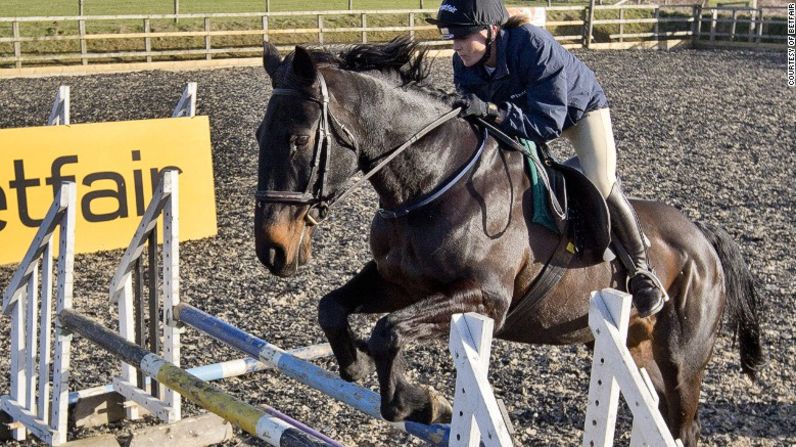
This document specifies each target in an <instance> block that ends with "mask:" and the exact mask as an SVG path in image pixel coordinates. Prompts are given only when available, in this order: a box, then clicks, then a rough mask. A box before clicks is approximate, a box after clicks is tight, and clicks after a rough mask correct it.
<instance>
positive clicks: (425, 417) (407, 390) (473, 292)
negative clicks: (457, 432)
mask: <svg viewBox="0 0 796 447" xmlns="http://www.w3.org/2000/svg"><path fill="white" fill-rule="evenodd" d="M507 308H508V300H505V301H502V300H496V299H489V298H488V297H487V296H486V294H484V293H483V292H482V291H481V290H479V289H469V290H466V291H461V292H456V293H453V294H450V295H447V294H435V295H432V296H430V297H428V298H426V299H423V300H422V301H418V302H417V303H415V304H413V305H411V306H409V307H407V308H404V309H401V310H399V311H396V312H393V313H391V314H389V315H387V316H385V317H383V318H381V319H380V320H379V322H378V323H377V324H376V327H375V328H374V329H373V333H372V334H371V337H370V342H369V343H368V347H369V351H370V354H371V355H372V356H373V359H374V360H375V362H376V372H377V373H378V375H379V389H380V392H381V414H382V416H383V417H384V418H385V419H387V420H388V421H402V420H410V421H415V422H421V423H424V424H430V423H433V422H449V421H450V417H451V406H450V404H449V403H448V401H447V400H445V398H444V397H442V396H441V395H439V394H438V393H437V392H436V391H434V390H432V389H430V388H428V387H421V386H417V385H414V384H411V383H409V382H408V381H407V380H406V378H405V377H404V371H405V365H404V360H403V353H402V348H403V346H404V345H406V344H407V343H409V342H410V341H413V340H418V339H431V338H441V337H445V336H447V334H448V332H449V331H450V320H451V315H453V314H456V313H464V312H479V313H481V314H485V315H487V316H489V317H491V318H493V319H495V321H496V327H499V325H500V324H502V320H503V318H504V316H505V313H506V310H507Z"/></svg>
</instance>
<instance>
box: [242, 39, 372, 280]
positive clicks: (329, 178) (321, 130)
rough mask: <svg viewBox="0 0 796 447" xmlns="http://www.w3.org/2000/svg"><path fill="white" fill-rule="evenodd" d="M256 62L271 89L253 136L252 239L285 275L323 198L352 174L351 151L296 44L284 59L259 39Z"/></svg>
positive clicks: (330, 101) (305, 253)
mask: <svg viewBox="0 0 796 447" xmlns="http://www.w3.org/2000/svg"><path fill="white" fill-rule="evenodd" d="M263 64H264V66H265V71H266V72H267V73H268V76H269V77H270V78H271V80H272V84H273V86H274V92H273V95H272V97H271V99H270V101H269V102H268V108H267V110H266V112H265V117H264V118H263V121H262V122H261V123H260V127H259V128H258V129H257V134H256V136H257V141H258V143H259V145H260V156H259V167H258V181H257V208H256V210H255V219H254V234H255V243H256V248H257V257H258V258H259V259H260V262H262V263H263V265H265V266H266V267H267V268H268V270H270V271H271V273H273V274H275V275H279V276H291V275H293V274H294V273H296V271H297V269H298V267H299V266H301V265H304V264H306V263H307V262H308V261H309V259H310V256H311V238H312V232H313V226H314V225H315V223H317V222H318V221H320V220H322V219H323V218H325V217H326V213H327V211H328V208H327V207H328V201H329V200H330V199H331V198H333V197H334V195H335V193H336V192H337V191H339V190H340V188H341V186H342V185H343V184H345V182H346V180H347V179H348V178H349V177H350V176H351V175H353V174H354V173H355V172H356V170H357V150H356V143H355V140H354V137H353V136H352V134H351V133H350V131H348V129H347V128H346V127H345V126H344V125H342V124H341V123H340V122H339V121H338V119H339V117H340V116H343V115H344V113H342V108H341V105H340V104H338V103H337V101H336V99H335V97H334V95H333V94H332V92H331V91H330V90H329V87H330V86H329V85H327V83H326V80H325V78H324V76H323V75H322V74H321V71H320V69H319V68H320V66H321V65H322V64H321V63H316V61H314V60H313V57H312V54H310V53H309V52H308V51H307V50H305V49H303V48H301V47H296V50H295V52H294V53H292V54H290V55H288V56H287V57H286V58H285V60H284V61H283V60H282V59H281V58H280V56H279V53H278V52H277V50H276V48H275V47H274V46H273V45H270V44H266V46H265V51H264V56H263Z"/></svg>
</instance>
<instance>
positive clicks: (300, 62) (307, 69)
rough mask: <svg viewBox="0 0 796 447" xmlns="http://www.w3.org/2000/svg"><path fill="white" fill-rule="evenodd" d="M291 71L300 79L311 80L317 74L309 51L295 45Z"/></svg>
mask: <svg viewBox="0 0 796 447" xmlns="http://www.w3.org/2000/svg"><path fill="white" fill-rule="evenodd" d="M293 73H294V74H295V75H296V77H298V78H299V79H301V80H306V81H308V82H312V81H314V80H315V78H316V77H317V76H318V69H317V68H315V62H314V61H313V60H312V56H310V53H309V52H308V51H307V50H305V49H304V48H303V47H300V46H296V52H295V54H294V55H293Z"/></svg>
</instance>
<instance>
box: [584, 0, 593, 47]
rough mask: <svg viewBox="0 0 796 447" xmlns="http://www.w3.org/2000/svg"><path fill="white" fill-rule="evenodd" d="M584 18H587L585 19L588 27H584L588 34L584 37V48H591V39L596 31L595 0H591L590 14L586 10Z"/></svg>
mask: <svg viewBox="0 0 796 447" xmlns="http://www.w3.org/2000/svg"><path fill="white" fill-rule="evenodd" d="M584 16H586V17H584V19H585V21H586V26H584V29H583V30H584V31H585V32H586V33H585V35H584V36H583V46H585V47H586V48H591V39H592V33H593V30H594V0H589V10H588V13H587V12H586V10H584Z"/></svg>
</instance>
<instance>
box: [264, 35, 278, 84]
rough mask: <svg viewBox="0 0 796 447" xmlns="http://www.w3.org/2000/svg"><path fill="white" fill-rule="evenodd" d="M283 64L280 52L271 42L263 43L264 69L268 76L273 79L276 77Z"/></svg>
mask: <svg viewBox="0 0 796 447" xmlns="http://www.w3.org/2000/svg"><path fill="white" fill-rule="evenodd" d="M281 64H282V57H281V56H279V50H277V49H276V47H275V46H274V45H273V44H272V43H271V42H265V43H263V67H265V72H266V73H268V76H270V77H271V78H273V77H274V76H275V75H276V69H277V68H279V66H280V65H281Z"/></svg>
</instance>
